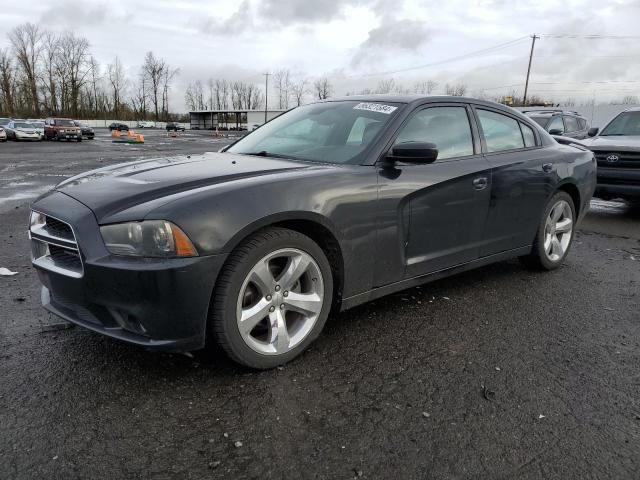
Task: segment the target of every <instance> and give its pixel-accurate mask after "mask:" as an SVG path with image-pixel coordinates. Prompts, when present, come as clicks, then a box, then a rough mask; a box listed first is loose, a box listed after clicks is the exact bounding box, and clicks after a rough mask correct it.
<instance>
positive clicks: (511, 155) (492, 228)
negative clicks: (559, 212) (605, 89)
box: [474, 106, 562, 257]
mask: <svg viewBox="0 0 640 480" xmlns="http://www.w3.org/2000/svg"><path fill="white" fill-rule="evenodd" d="M474 110H475V113H476V115H477V118H478V127H479V129H480V132H481V139H482V148H483V151H484V152H485V153H484V155H485V158H486V160H487V161H488V162H489V164H490V165H491V177H492V185H491V200H490V205H489V215H488V219H487V223H486V229H485V234H484V239H483V245H482V247H481V249H480V256H482V257H485V256H489V255H493V254H497V253H500V252H505V251H508V250H512V249H516V248H519V247H523V246H527V245H531V243H532V242H533V238H534V236H535V232H536V229H537V226H538V223H539V221H540V215H541V214H542V208H543V207H544V205H545V202H546V199H547V192H548V189H547V183H548V175H549V171H550V170H549V169H552V168H553V164H552V162H549V163H547V159H545V154H546V152H545V150H544V149H543V148H541V147H540V146H539V145H540V140H539V138H538V137H537V134H536V133H535V130H534V129H533V128H531V127H530V126H528V125H527V124H526V123H525V122H522V121H521V120H520V119H518V118H517V117H515V116H511V115H509V114H507V113H505V112H503V111H499V110H494V109H492V108H491V107H485V106H476V107H474ZM555 118H557V119H558V120H560V121H562V120H561V118H560V117H559V116H558V117H554V119H555ZM543 166H544V168H543ZM545 170H549V171H545Z"/></svg>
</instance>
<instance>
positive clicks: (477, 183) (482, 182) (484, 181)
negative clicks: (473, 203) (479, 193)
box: [472, 177, 489, 190]
mask: <svg viewBox="0 0 640 480" xmlns="http://www.w3.org/2000/svg"><path fill="white" fill-rule="evenodd" d="M472 183H473V188H475V189H476V190H484V189H485V188H487V185H488V184H489V179H488V178H487V177H478V178H474V179H473V182H472Z"/></svg>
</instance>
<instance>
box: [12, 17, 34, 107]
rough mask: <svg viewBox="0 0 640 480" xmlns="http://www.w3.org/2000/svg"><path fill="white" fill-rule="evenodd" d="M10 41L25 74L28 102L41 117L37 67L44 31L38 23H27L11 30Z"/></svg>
mask: <svg viewBox="0 0 640 480" xmlns="http://www.w3.org/2000/svg"><path fill="white" fill-rule="evenodd" d="M9 41H10V42H11V46H12V47H13V51H14V52H15V55H16V59H17V61H18V64H19V65H20V69H21V70H22V73H23V74H24V84H25V85H24V90H25V93H27V94H28V95H29V98H28V102H29V103H30V107H31V109H32V111H33V112H34V113H35V115H36V116H37V117H39V116H40V102H39V100H38V84H37V81H38V71H37V68H38V62H39V61H40V55H41V52H42V31H41V30H40V27H39V26H38V25H34V24H33V23H25V24H22V25H19V26H17V27H15V28H14V29H13V30H11V32H9Z"/></svg>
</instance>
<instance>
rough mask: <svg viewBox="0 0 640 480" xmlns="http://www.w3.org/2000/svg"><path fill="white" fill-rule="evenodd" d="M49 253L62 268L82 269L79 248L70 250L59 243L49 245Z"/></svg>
mask: <svg viewBox="0 0 640 480" xmlns="http://www.w3.org/2000/svg"><path fill="white" fill-rule="evenodd" d="M49 254H50V255H51V258H52V259H53V261H54V263H55V264H56V265H58V266H59V267H61V268H67V269H69V270H73V271H82V262H81V261H80V254H79V253H78V251H77V250H70V249H67V248H63V247H59V246H57V245H49Z"/></svg>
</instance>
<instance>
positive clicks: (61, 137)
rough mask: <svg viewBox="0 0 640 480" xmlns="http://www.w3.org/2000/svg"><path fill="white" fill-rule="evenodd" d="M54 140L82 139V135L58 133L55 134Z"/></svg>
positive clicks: (78, 133) (77, 133)
mask: <svg viewBox="0 0 640 480" xmlns="http://www.w3.org/2000/svg"><path fill="white" fill-rule="evenodd" d="M56 138H60V139H73V138H75V139H78V138H82V133H80V132H61V131H58V132H56Z"/></svg>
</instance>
